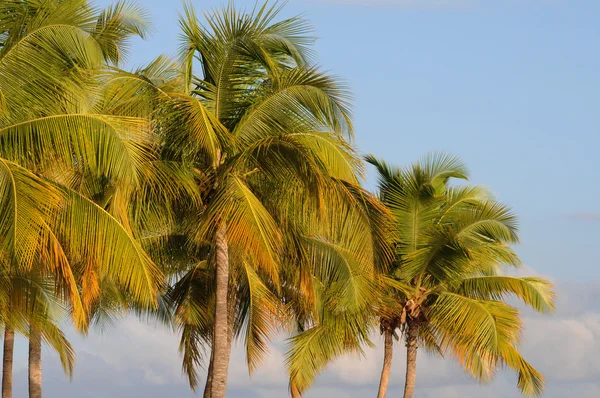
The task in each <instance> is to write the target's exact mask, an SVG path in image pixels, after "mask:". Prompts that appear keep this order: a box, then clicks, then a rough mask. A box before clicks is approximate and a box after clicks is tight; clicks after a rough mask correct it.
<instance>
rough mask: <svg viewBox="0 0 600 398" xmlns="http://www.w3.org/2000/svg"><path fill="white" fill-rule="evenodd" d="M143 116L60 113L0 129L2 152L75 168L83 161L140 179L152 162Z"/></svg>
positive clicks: (94, 167) (127, 179)
mask: <svg viewBox="0 0 600 398" xmlns="http://www.w3.org/2000/svg"><path fill="white" fill-rule="evenodd" d="M148 129H149V125H148V122H147V121H146V120H144V119H138V118H131V117H119V116H109V115H100V114H59V115H51V116H45V117H39V118H34V119H29V120H25V121H23V122H20V123H14V124H11V125H8V126H4V127H0V154H2V155H3V156H4V157H6V158H9V159H12V160H15V161H17V162H19V163H21V164H27V165H30V164H32V163H33V164H36V165H38V166H41V167H43V168H45V167H48V168H51V167H55V166H56V162H60V163H61V164H62V165H65V166H66V167H73V162H77V163H78V162H81V163H83V164H85V165H87V166H88V167H90V168H91V169H92V170H94V171H96V172H97V173H99V174H104V175H107V176H111V177H114V178H115V179H117V180H120V181H123V182H125V183H130V184H135V183H137V179H138V174H137V172H138V171H139V170H140V169H141V168H142V164H143V163H145V162H147V161H148V160H150V158H151V152H150V151H149V149H150V143H149V135H148V134H149V133H148Z"/></svg>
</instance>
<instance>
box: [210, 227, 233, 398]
mask: <svg viewBox="0 0 600 398" xmlns="http://www.w3.org/2000/svg"><path fill="white" fill-rule="evenodd" d="M215 246H216V249H217V253H216V263H217V264H216V268H217V269H216V304H215V324H214V338H213V342H212V349H213V361H212V362H213V369H212V382H211V383H210V384H211V385H210V394H211V395H210V397H211V398H225V394H226V393H227V372H228V369H229V356H230V354H231V337H230V336H229V330H230V329H229V316H228V314H229V306H228V303H227V301H228V300H227V298H228V288H229V252H228V250H229V249H228V245H227V229H226V226H225V225H224V224H223V225H221V226H220V227H219V229H218V230H217V234H216V236H215Z"/></svg>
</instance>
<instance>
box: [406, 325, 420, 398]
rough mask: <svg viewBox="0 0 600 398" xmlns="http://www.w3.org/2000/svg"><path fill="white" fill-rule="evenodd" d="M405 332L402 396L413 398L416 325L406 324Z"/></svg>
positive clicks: (417, 333)
mask: <svg viewBox="0 0 600 398" xmlns="http://www.w3.org/2000/svg"><path fill="white" fill-rule="evenodd" d="M407 326H408V331H407V334H406V384H405V385H404V398H413V396H414V394H415V380H416V379H417V336H418V335H419V329H418V326H417V325H411V324H410V323H408V324H407Z"/></svg>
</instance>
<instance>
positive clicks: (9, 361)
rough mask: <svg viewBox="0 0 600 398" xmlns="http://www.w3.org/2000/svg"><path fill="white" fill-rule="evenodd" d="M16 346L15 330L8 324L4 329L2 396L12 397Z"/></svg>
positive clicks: (3, 397) (4, 397) (5, 397)
mask: <svg viewBox="0 0 600 398" xmlns="http://www.w3.org/2000/svg"><path fill="white" fill-rule="evenodd" d="M14 348H15V331H14V330H13V329H12V328H10V327H9V326H6V328H5V329H4V356H3V358H2V398H12V377H13V375H12V373H13V372H12V370H13V353H14Z"/></svg>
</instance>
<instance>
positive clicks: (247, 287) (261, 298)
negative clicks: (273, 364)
mask: <svg viewBox="0 0 600 398" xmlns="http://www.w3.org/2000/svg"><path fill="white" fill-rule="evenodd" d="M241 268H242V275H243V278H244V282H245V283H244V288H243V291H242V292H241V293H240V295H241V296H242V299H241V300H242V301H243V304H242V305H241V306H240V307H241V308H240V309H239V311H240V312H241V313H242V315H241V316H242V318H246V321H245V335H244V338H245V340H244V343H245V346H246V361H247V363H248V369H249V371H250V373H251V374H252V372H254V370H255V369H256V368H257V367H258V366H259V365H260V364H261V362H262V361H263V360H264V358H265V357H266V356H267V355H268V353H269V348H268V346H267V344H268V342H269V341H270V338H271V337H272V336H273V334H274V332H275V330H276V321H277V313H278V311H279V310H278V307H279V303H278V302H277V300H276V297H275V295H274V294H273V293H272V292H271V291H270V290H269V288H268V287H267V286H266V285H265V284H264V283H263V281H262V280H261V278H260V276H259V275H258V274H257V273H256V271H255V270H254V268H253V266H252V265H251V264H250V263H249V262H247V261H242V262H241Z"/></svg>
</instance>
